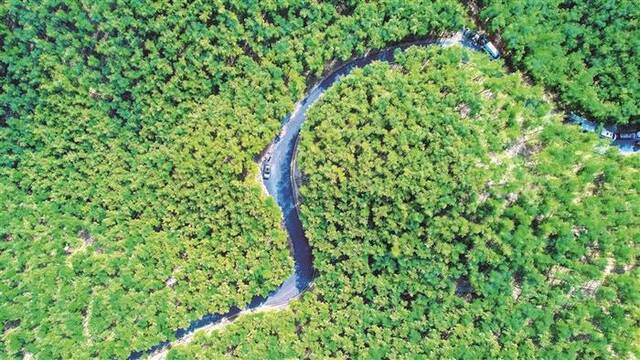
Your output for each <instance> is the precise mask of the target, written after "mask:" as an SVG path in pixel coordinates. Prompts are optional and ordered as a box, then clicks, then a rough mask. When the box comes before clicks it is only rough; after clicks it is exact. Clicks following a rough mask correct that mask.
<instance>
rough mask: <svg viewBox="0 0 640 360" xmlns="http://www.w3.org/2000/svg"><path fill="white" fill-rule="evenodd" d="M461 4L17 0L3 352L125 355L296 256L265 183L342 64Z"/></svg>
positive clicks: (10, 13)
mask: <svg viewBox="0 0 640 360" xmlns="http://www.w3.org/2000/svg"><path fill="white" fill-rule="evenodd" d="M463 14H464V9H463V8H462V6H460V5H459V4H458V3H457V2H456V1H453V0H440V1H435V2H434V1H412V2H406V3H404V2H396V1H389V2H377V3H361V2H346V3H344V2H336V3H335V4H334V3H331V2H323V3H317V2H312V1H300V2H288V1H260V2H253V1H215V2H210V1H199V0H196V1H189V2H184V1H135V2H119V1H118V2H116V1H101V2H93V3H91V4H90V3H88V2H83V1H56V0H47V1H41V2H21V1H6V2H3V3H2V5H0V239H2V241H0V324H2V329H3V332H2V341H1V342H0V353H1V354H8V356H17V357H21V356H24V355H25V354H32V355H35V356H37V357H39V358H64V359H69V358H86V357H100V358H114V357H117V358H123V357H126V356H128V355H129V353H130V352H131V351H133V350H144V349H146V348H148V347H149V346H151V345H153V344H156V343H158V342H160V341H163V340H167V339H171V338H173V337H174V331H175V330H176V329H177V328H179V327H183V326H185V325H188V324H189V321H191V320H194V319H196V318H199V317H201V316H203V315H205V314H207V313H209V312H225V311H226V310H227V309H228V308H229V307H230V306H232V305H237V306H243V305H244V304H246V303H247V302H248V301H249V299H251V297H252V296H254V295H258V294H262V295H265V294H267V293H268V292H269V291H271V290H273V289H275V288H276V286H278V285H279V284H280V283H281V282H282V281H283V280H284V279H285V278H286V277H287V276H288V275H289V274H290V272H291V271H292V263H291V259H290V257H289V252H288V249H287V242H286V235H285V234H284V232H283V231H282V230H281V229H280V215H279V211H278V209H277V207H276V206H275V204H274V203H273V201H272V200H270V199H266V198H265V197H264V196H263V195H262V193H261V191H260V188H259V186H258V185H257V183H256V181H255V177H256V176H257V167H256V165H255V164H254V162H253V159H254V157H255V156H256V154H258V153H259V152H260V151H262V149H264V147H265V146H266V145H267V144H268V143H269V142H270V141H271V140H272V139H273V138H274V137H275V135H276V133H277V132H278V130H279V127H280V121H281V119H282V118H283V116H284V115H285V114H286V113H287V112H289V111H291V110H292V107H293V104H294V102H295V101H296V100H297V99H298V98H299V97H300V96H301V94H302V93H303V91H304V89H305V87H306V85H307V83H306V80H307V79H308V78H311V77H313V76H315V75H319V74H320V73H321V72H322V70H323V68H324V66H325V64H327V63H329V62H330V61H332V60H335V59H346V58H348V57H350V56H352V55H353V54H361V53H363V52H364V51H365V50H366V49H369V48H379V47H383V46H385V44H387V43H390V42H395V41H399V40H401V39H403V38H406V37H410V36H427V35H429V34H437V33H440V32H443V31H448V30H454V29H458V28H460V27H461V25H462V22H463Z"/></svg>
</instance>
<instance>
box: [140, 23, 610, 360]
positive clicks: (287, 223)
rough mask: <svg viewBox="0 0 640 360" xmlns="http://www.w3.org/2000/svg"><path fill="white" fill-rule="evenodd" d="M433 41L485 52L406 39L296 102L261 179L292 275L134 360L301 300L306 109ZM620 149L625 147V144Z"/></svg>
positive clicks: (309, 260)
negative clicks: (300, 152)
mask: <svg viewBox="0 0 640 360" xmlns="http://www.w3.org/2000/svg"><path fill="white" fill-rule="evenodd" d="M428 45H439V46H443V47H448V46H453V45H460V46H463V47H467V48H470V49H473V50H476V51H482V49H480V48H478V47H477V46H476V45H475V44H474V43H472V42H470V41H469V40H468V39H466V38H465V37H464V36H463V35H462V32H458V33H455V34H454V35H452V36H450V37H446V38H438V39H426V40H420V41H414V42H405V43H401V44H398V45H395V46H391V47H388V48H386V49H384V50H379V51H372V52H369V53H367V54H365V55H364V56H362V57H359V58H356V59H353V60H350V61H348V62H346V63H344V64H343V65H341V66H340V67H338V68H337V69H335V70H333V71H332V72H330V73H329V74H328V75H327V76H325V77H324V78H323V79H322V80H321V81H319V82H318V83H317V84H316V85H315V86H314V87H313V88H312V89H311V90H310V91H309V92H308V93H307V94H306V96H305V97H304V98H303V99H302V100H301V101H300V102H298V103H297V104H296V106H295V109H294V111H293V112H292V113H291V114H289V115H288V116H287V117H286V118H285V119H284V121H283V123H282V124H283V126H282V130H281V132H280V134H279V136H278V138H277V139H276V140H275V141H274V142H273V143H271V144H270V145H269V147H268V148H267V151H266V152H265V153H266V154H270V156H271V160H269V163H270V165H271V176H270V177H269V179H267V180H265V179H262V181H263V184H264V186H265V188H266V189H267V192H268V193H269V195H271V196H272V197H273V198H274V199H275V200H276V203H277V204H278V206H279V207H280V209H281V210H282V217H283V226H284V228H285V230H286V231H287V234H288V237H289V241H290V246H291V252H292V255H293V259H294V261H295V268H294V272H293V274H292V275H291V276H289V278H288V279H287V280H285V282H284V283H283V284H282V285H280V287H279V288H278V289H277V290H275V291H274V292H273V293H271V294H270V295H269V296H267V297H266V298H264V297H261V296H256V297H254V298H253V300H252V301H251V303H249V305H247V306H246V307H245V308H244V309H240V308H238V307H233V308H231V309H230V310H229V311H228V312H227V313H225V314H209V315H206V316H204V317H202V318H201V319H198V320H195V321H193V322H192V323H191V324H190V325H189V326H188V327H186V328H182V329H178V330H177V331H176V340H174V341H172V342H169V341H165V342H161V343H159V344H157V345H155V346H153V347H151V348H150V349H148V350H147V351H144V352H134V353H132V354H131V355H130V357H129V358H130V359H139V358H141V357H142V356H143V355H145V354H148V355H150V358H151V359H164V358H165V357H166V354H167V351H168V349H170V348H171V347H172V346H175V345H179V344H185V343H189V342H190V341H191V340H192V339H193V337H194V334H195V333H196V332H198V331H211V330H214V329H218V328H221V327H223V326H225V325H227V324H229V323H231V322H232V321H234V320H235V319H236V318H237V317H238V316H240V315H243V314H246V313H252V312H260V311H268V310H271V309H278V308H283V307H285V306H287V305H288V304H289V303H290V302H291V301H292V300H295V299H297V298H298V297H299V296H300V295H301V294H302V293H303V292H304V291H306V290H307V289H308V288H309V287H310V286H311V285H312V284H313V278H314V268H313V256H312V254H311V248H310V246H309V242H308V241H307V239H306V237H305V234H304V229H303V227H302V223H301V222H300V218H299V216H298V208H297V205H298V204H296V199H297V193H296V191H297V189H294V187H295V179H294V177H293V175H294V170H295V169H296V166H297V165H296V162H295V154H296V151H297V139H298V136H299V133H300V129H301V127H302V123H303V122H304V120H305V117H306V112H307V110H308V109H309V108H310V107H311V106H312V105H313V104H315V103H316V102H317V101H318V99H320V97H321V96H322V94H324V92H325V91H326V90H327V89H328V88H329V87H331V86H332V85H333V84H335V83H336V82H337V81H339V80H340V78H341V77H342V76H345V75H347V74H349V73H350V72H351V71H352V70H353V69H356V68H361V67H364V66H366V65H368V64H370V63H372V62H374V61H393V53H394V51H395V50H397V49H401V50H402V49H406V48H408V47H411V46H428ZM621 150H623V149H622V148H621ZM265 156H266V155H265ZM265 156H263V157H262V158H261V159H260V160H259V164H258V165H262V164H263V163H264V162H265V161H267V160H266V159H265ZM261 169H262V167H261Z"/></svg>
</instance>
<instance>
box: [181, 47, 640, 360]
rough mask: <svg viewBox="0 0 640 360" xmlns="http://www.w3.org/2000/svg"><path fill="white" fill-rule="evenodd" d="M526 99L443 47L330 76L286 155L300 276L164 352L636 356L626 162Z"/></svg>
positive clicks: (496, 70)
mask: <svg viewBox="0 0 640 360" xmlns="http://www.w3.org/2000/svg"><path fill="white" fill-rule="evenodd" d="M541 99H542V92H541V90H540V89H539V88H536V87H528V86H526V85H524V84H523V82H522V80H521V78H520V76H519V75H517V74H515V75H507V74H505V73H504V71H503V69H502V68H501V67H500V65H499V63H497V62H490V61H489V60H488V59H487V58H486V56H484V55H481V54H475V53H469V52H468V51H466V50H462V49H459V48H450V49H444V50H442V49H437V48H430V49H410V50H408V51H407V52H406V53H404V54H398V62H397V64H394V65H389V64H386V63H375V64H372V65H370V66H368V67H366V68H364V69H362V70H355V71H354V72H353V73H352V74H351V75H349V76H347V77H345V78H344V79H342V80H341V81H340V82H339V83H338V84H337V85H334V87H333V88H331V89H330V90H328V91H327V93H325V95H324V96H323V98H322V99H321V100H320V103H319V104H317V105H315V106H314V107H313V108H312V109H311V110H310V111H309V117H308V119H307V122H306V123H305V125H304V129H303V133H302V140H301V142H300V149H299V151H300V152H299V155H298V158H299V161H300V166H301V170H302V172H303V173H304V175H305V177H306V179H307V182H306V183H305V185H304V186H303V187H302V189H301V190H302V196H303V198H304V202H303V206H302V215H303V222H304V225H305V229H306V231H307V235H308V237H309V239H310V240H311V243H312V246H313V249H314V257H315V265H316V269H317V271H318V277H317V279H316V284H315V287H314V289H313V290H311V291H310V292H309V293H307V294H306V295H305V296H304V297H303V299H302V300H301V301H299V302H296V303H294V304H292V307H291V309H288V310H285V311H283V312H278V313H274V314H268V315H260V316H255V317H250V316H247V317H244V318H241V319H239V320H238V322H237V323H234V324H232V325H230V326H229V327H228V328H225V329H224V330H221V331H220V332H219V333H213V334H212V335H208V336H200V337H199V338H198V339H197V340H196V341H195V342H194V343H193V344H191V345H187V346H184V347H178V348H175V349H174V350H172V352H171V354H170V358H173V359H182V358H200V359H208V358H217V357H221V356H222V355H223V354H224V355H225V356H228V357H235V358H256V357H255V352H254V351H255V349H265V348H270V347H272V348H275V349H277V350H274V351H278V354H277V355H275V357H278V358H282V357H289V358H321V359H322V358H332V359H333V358H371V359H382V358H411V359H415V358H418V359H434V358H446V359H450V358H468V359H478V358H492V359H493V358H509V359H515V358H540V357H542V358H551V359H566V358H575V359H582V358H612V357H620V358H627V357H629V356H630V353H634V354H636V355H637V354H638V352H639V350H640V349H639V347H638V346H639V344H638V343H637V339H638V335H639V329H640V317H639V316H638V314H639V305H640V302H639V300H640V299H639V298H638V295H637V294H638V288H640V282H639V281H638V279H639V278H640V277H639V276H638V275H639V271H640V270H639V269H638V267H637V259H638V256H639V252H638V250H639V249H640V247H639V244H638V242H639V239H640V195H639V194H638V191H637V190H638V188H640V177H639V176H638V175H639V169H640V163H639V161H640V160H639V159H638V158H637V157H622V156H620V155H619V154H618V152H617V151H616V150H615V149H610V150H609V151H607V152H605V153H601V147H602V145H603V143H601V142H600V141H599V140H597V139H595V138H594V137H593V136H592V135H590V134H583V133H580V132H579V131H578V130H577V129H576V128H573V127H568V126H564V125H561V124H560V122H559V119H558V118H557V117H554V116H550V115H549V114H550V110H551V109H550V106H549V104H547V103H546V102H544V101H543V100H541Z"/></svg>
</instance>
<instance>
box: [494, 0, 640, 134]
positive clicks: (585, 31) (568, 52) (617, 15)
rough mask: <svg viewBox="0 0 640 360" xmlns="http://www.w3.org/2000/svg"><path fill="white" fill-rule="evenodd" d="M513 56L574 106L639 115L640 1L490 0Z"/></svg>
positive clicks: (602, 114) (597, 114)
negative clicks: (639, 20)
mask: <svg viewBox="0 0 640 360" xmlns="http://www.w3.org/2000/svg"><path fill="white" fill-rule="evenodd" d="M482 3H483V8H484V9H483V11H482V16H483V17H485V18H487V19H488V20H487V21H488V23H489V25H490V28H491V30H493V31H498V32H499V33H500V35H501V37H502V39H503V40H504V43H505V46H506V47H507V48H508V50H509V53H510V56H511V57H512V59H513V60H514V62H515V63H516V64H517V65H518V66H520V67H521V68H523V69H525V70H526V71H527V72H528V73H530V74H531V75H532V76H533V78H534V79H535V80H536V81H538V82H540V83H541V84H544V85H545V86H547V87H548V88H549V89H551V90H552V91H554V92H556V93H557V94H558V96H559V100H560V102H561V103H562V104H563V105H566V106H567V107H568V108H570V109H572V110H577V111H580V112H583V113H586V114H587V115H588V116H589V117H591V118H593V119H596V120H598V121H600V122H617V123H627V122H630V123H638V122H639V121H640V82H639V80H638V73H640V25H639V24H638V18H640V2H638V1H636V0H622V1H584V0H569V1H557V0H516V1H513V0H511V1H503V0H483V1H482Z"/></svg>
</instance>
